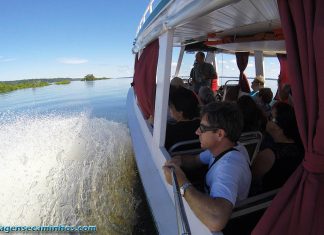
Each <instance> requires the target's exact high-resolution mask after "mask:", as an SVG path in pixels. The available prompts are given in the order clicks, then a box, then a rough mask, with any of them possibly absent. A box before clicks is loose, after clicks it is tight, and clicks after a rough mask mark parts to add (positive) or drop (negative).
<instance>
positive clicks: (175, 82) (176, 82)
mask: <svg viewBox="0 0 324 235" xmlns="http://www.w3.org/2000/svg"><path fill="white" fill-rule="evenodd" d="M170 85H171V86H175V87H179V86H182V87H184V83H183V80H182V79H181V78H179V77H174V78H172V80H171V81H170Z"/></svg>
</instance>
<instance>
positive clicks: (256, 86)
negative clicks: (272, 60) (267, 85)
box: [251, 75, 264, 91]
mask: <svg viewBox="0 0 324 235" xmlns="http://www.w3.org/2000/svg"><path fill="white" fill-rule="evenodd" d="M263 87H264V77H263V76H262V75H258V76H256V77H255V78H254V80H253V81H252V85H251V88H252V90H253V91H259V90H260V89H261V88H263Z"/></svg>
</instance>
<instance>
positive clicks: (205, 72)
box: [190, 51, 216, 94]
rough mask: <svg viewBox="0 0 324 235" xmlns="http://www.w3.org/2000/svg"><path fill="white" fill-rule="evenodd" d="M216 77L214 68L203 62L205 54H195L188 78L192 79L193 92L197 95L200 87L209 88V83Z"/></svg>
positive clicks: (200, 52) (199, 52)
mask: <svg viewBox="0 0 324 235" xmlns="http://www.w3.org/2000/svg"><path fill="white" fill-rule="evenodd" d="M215 76H216V71H215V69H214V67H213V66H212V65H211V64H209V63H206V62H205V54H204V52H202V51H198V52H197V53H196V60H195V63H194V67H193V68H192V69H191V72H190V77H191V78H192V84H193V86H194V91H195V93H196V94H198V92H199V89H200V87H202V86H208V87H210V86H211V81H212V79H214V78H215Z"/></svg>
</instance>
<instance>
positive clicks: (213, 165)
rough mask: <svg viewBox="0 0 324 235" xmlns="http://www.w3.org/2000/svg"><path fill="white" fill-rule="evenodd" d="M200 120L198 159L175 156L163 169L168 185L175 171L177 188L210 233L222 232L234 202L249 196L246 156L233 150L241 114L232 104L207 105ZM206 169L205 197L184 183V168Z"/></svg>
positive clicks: (249, 180)
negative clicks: (201, 167)
mask: <svg viewBox="0 0 324 235" xmlns="http://www.w3.org/2000/svg"><path fill="white" fill-rule="evenodd" d="M201 117H202V120H201V122H200V126H199V128H198V129H197V131H196V133H197V135H198V136H199V140H200V144H201V147H202V148H205V149H207V150H206V151H204V152H202V153H201V154H199V155H195V156H193V155H191V156H176V157H174V158H172V159H171V160H169V161H167V162H166V163H165V165H164V166H163V169H164V174H165V177H166V180H167V182H168V183H169V184H172V183H171V182H172V181H171V170H170V167H174V169H175V173H176V175H177V179H178V183H179V186H180V187H181V188H182V189H183V190H182V191H183V192H184V193H183V196H184V198H185V199H186V201H187V202H188V204H189V206H190V208H191V209H192V211H193V212H194V213H195V214H196V216H197V217H198V218H199V219H200V220H201V222H202V223H204V224H205V225H206V226H207V227H208V228H209V229H210V230H211V231H221V230H222V229H223V228H224V227H225V225H226V223H227V221H228V220H229V218H230V216H231V213H232V209H233V207H234V206H235V203H236V202H237V201H240V200H243V199H245V198H246V197H247V196H248V192H249V188H250V183H251V172H250V167H249V163H248V159H247V156H245V155H244V154H242V153H241V152H240V151H239V150H237V149H235V147H236V142H237V140H238V139H239V137H240V134H241V130H242V128H243V117H242V114H241V112H240V110H239V108H238V107H237V105H236V104H234V103H227V102H219V103H210V104H208V105H206V106H203V107H202V112H201ZM202 165H208V166H209V168H208V172H207V174H206V177H205V185H206V193H208V195H207V194H204V193H202V192H200V191H198V190H197V189H196V188H195V187H194V186H192V184H191V183H190V182H189V180H188V179H187V177H186V175H185V174H184V172H183V170H182V169H181V167H183V168H187V169H188V168H191V169H193V168H195V167H199V166H202Z"/></svg>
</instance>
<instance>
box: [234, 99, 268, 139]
mask: <svg viewBox="0 0 324 235" xmlns="http://www.w3.org/2000/svg"><path fill="white" fill-rule="evenodd" d="M237 104H238V106H239V108H240V109H241V111H242V113H243V120H244V125H243V132H249V131H260V132H261V133H263V132H264V131H265V129H266V125H267V118H266V116H265V114H264V113H263V111H262V110H261V108H260V107H259V106H258V105H257V104H256V102H255V101H254V100H253V99H252V97H251V96H249V95H244V96H241V97H240V98H239V99H238V101H237Z"/></svg>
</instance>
